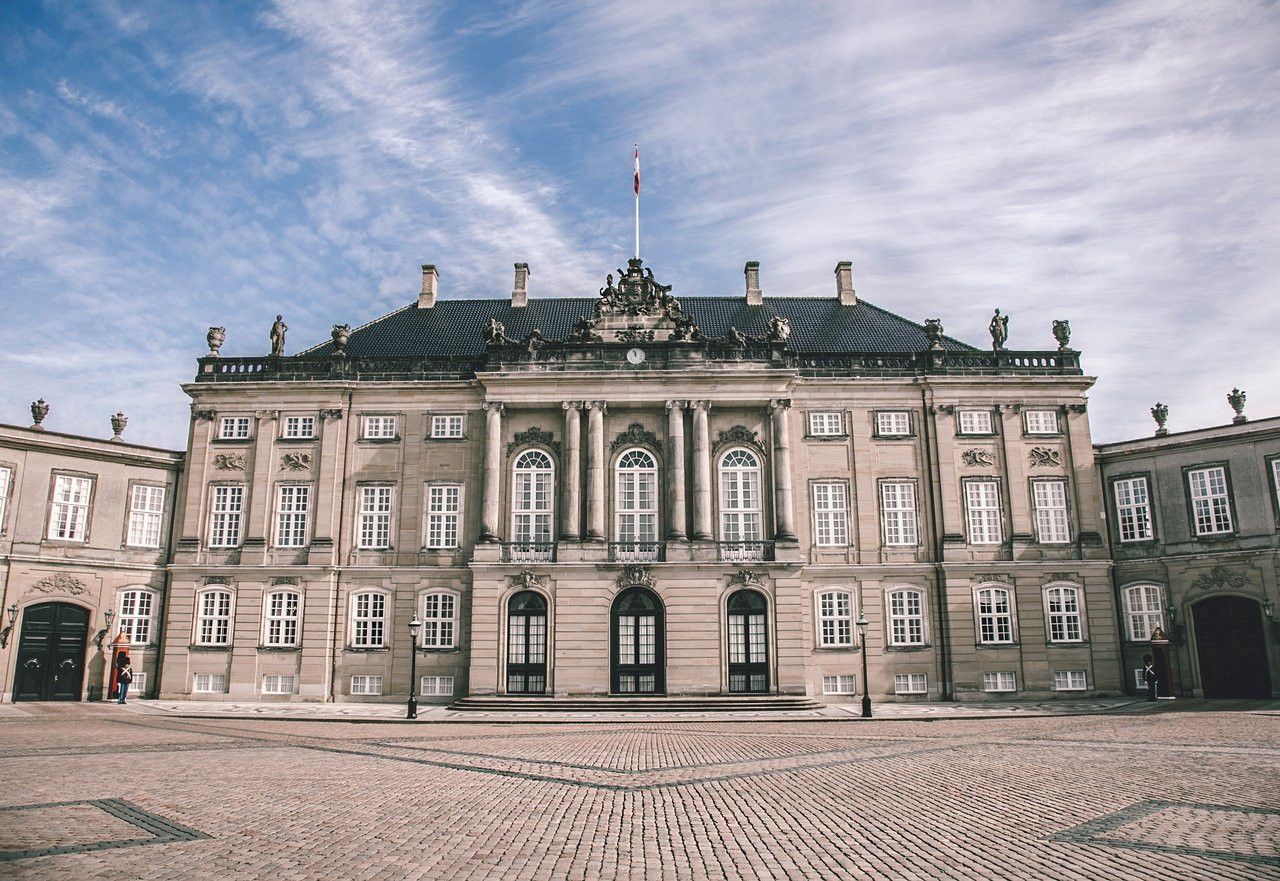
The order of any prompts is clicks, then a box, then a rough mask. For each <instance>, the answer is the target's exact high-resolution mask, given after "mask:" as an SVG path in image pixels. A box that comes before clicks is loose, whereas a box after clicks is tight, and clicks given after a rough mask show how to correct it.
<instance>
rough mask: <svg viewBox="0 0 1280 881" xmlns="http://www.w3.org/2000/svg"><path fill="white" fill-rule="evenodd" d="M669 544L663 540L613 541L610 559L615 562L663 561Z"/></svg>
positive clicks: (610, 546) (610, 544)
mask: <svg viewBox="0 0 1280 881" xmlns="http://www.w3.org/2000/svg"><path fill="white" fill-rule="evenodd" d="M666 556H667V544H666V542H661V541H611V542H609V560H610V561H611V562H614V563H661V562H662V561H663V560H665V559H666Z"/></svg>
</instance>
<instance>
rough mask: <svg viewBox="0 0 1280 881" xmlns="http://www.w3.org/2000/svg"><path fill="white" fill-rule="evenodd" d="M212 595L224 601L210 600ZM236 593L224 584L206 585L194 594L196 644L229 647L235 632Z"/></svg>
mask: <svg viewBox="0 0 1280 881" xmlns="http://www.w3.org/2000/svg"><path fill="white" fill-rule="evenodd" d="M214 597H224V598H225V601H224V602H216V601H215V602H216V604H215V602H211V600H213V598H214ZM235 620H236V595H235V592H234V591H232V590H231V588H229V587H226V586H225V585H213V586H210V587H206V588H204V589H203V590H201V591H199V592H198V593H197V594H196V615H195V633H194V634H193V636H194V637H195V638H194V642H195V644H196V645H208V646H218V647H230V645H231V637H232V635H233V633H234V632H235V628H234V626H233V625H234V623H235Z"/></svg>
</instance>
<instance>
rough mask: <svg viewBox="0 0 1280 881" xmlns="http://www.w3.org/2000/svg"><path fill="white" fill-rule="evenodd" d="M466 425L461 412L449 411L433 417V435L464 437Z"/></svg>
mask: <svg viewBox="0 0 1280 881" xmlns="http://www.w3.org/2000/svg"><path fill="white" fill-rule="evenodd" d="M465 425H466V421H465V420H464V418H463V416H462V414H461V413H448V414H445V415H443V416H432V417H431V436H432V437H435V438H451V437H462V435H463V429H464V427H465Z"/></svg>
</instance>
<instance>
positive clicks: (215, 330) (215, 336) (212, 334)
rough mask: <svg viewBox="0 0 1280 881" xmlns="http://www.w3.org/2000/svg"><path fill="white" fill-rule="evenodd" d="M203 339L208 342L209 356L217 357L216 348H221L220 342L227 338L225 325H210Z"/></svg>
mask: <svg viewBox="0 0 1280 881" xmlns="http://www.w3.org/2000/svg"><path fill="white" fill-rule="evenodd" d="M204 339H205V342H207V343H208V344H209V357H210V358H217V357H218V350H219V349H221V348H222V344H223V343H224V342H226V340H227V329H226V328H225V327H210V328H209V332H208V333H207V334H205V335H204Z"/></svg>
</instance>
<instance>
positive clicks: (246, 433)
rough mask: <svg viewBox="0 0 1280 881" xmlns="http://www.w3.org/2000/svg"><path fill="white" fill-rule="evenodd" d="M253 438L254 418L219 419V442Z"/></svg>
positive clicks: (225, 417) (221, 417) (233, 417)
mask: <svg viewBox="0 0 1280 881" xmlns="http://www.w3.org/2000/svg"><path fill="white" fill-rule="evenodd" d="M251 437H253V417H252V416H220V417H218V440H248V439H249V438H251Z"/></svg>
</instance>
